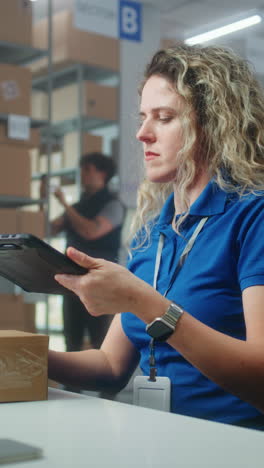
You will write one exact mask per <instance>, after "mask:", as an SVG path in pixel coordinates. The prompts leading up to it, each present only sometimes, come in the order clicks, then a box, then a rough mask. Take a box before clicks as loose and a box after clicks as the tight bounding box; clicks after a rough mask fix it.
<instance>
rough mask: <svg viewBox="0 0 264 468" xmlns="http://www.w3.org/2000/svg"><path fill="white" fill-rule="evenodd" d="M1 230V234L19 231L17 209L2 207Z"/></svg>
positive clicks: (0, 215) (0, 216)
mask: <svg viewBox="0 0 264 468" xmlns="http://www.w3.org/2000/svg"><path fill="white" fill-rule="evenodd" d="M0 232H1V234H12V233H16V232H17V215H16V210H15V209H11V208H1V209H0Z"/></svg>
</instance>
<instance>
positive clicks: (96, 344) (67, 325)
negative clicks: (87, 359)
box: [63, 295, 111, 351]
mask: <svg viewBox="0 0 264 468" xmlns="http://www.w3.org/2000/svg"><path fill="white" fill-rule="evenodd" d="M63 321H64V336H65V342H66V350H67V351H80V350H81V349H82V346H83V339H84V336H85V332H86V331H88V334H89V337H90V341H91V346H92V348H94V349H98V348H100V346H101V344H102V342H103V340H104V337H105V335H106V332H107V330H108V328H109V325H110V321H111V317H110V316H109V315H102V316H100V317H93V316H92V315H90V314H89V312H87V310H86V308H85V307H84V305H83V304H82V302H81V301H80V299H79V298H78V296H76V295H68V296H64V298H63Z"/></svg>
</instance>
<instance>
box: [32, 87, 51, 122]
mask: <svg viewBox="0 0 264 468" xmlns="http://www.w3.org/2000/svg"><path fill="white" fill-rule="evenodd" d="M31 117H32V118H33V119H36V120H47V119H48V95H47V93H45V92H44V91H36V90H32V92H31Z"/></svg>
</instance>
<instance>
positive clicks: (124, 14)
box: [119, 0, 141, 41]
mask: <svg viewBox="0 0 264 468" xmlns="http://www.w3.org/2000/svg"><path fill="white" fill-rule="evenodd" d="M119 37H120V39H128V40H130V41H141V4H140V3H137V2H131V1H125V0H120V2H119Z"/></svg>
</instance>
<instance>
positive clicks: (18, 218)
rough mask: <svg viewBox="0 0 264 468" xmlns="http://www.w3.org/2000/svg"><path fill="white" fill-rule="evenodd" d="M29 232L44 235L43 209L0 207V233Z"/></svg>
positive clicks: (39, 235)
mask: <svg viewBox="0 0 264 468" xmlns="http://www.w3.org/2000/svg"><path fill="white" fill-rule="evenodd" d="M21 232H25V233H30V234H33V235H34V236H37V237H40V238H43V237H44V236H45V215H44V212H43V211H29V210H19V209H15V208H13V209H12V208H1V209H0V233H1V234H16V233H21Z"/></svg>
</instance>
